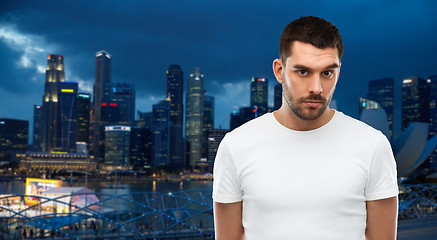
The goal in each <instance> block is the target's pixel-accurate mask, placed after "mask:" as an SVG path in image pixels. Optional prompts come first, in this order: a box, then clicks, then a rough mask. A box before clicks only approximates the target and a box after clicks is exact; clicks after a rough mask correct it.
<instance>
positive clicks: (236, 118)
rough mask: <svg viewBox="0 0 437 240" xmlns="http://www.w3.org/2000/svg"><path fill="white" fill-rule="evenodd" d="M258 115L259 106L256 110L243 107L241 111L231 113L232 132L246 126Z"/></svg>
mask: <svg viewBox="0 0 437 240" xmlns="http://www.w3.org/2000/svg"><path fill="white" fill-rule="evenodd" d="M256 113H257V106H255V107H254V108H251V107H241V108H240V110H239V111H233V112H232V113H231V119H230V124H229V126H230V130H231V131H232V130H234V129H235V128H237V127H239V126H241V125H243V124H245V123H246V122H248V121H250V120H252V119H254V118H255V116H256Z"/></svg>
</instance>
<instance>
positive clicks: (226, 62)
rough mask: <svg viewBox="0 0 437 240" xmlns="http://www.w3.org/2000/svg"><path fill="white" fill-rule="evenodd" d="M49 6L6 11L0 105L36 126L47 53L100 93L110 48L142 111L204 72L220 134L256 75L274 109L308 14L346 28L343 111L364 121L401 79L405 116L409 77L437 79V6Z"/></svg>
mask: <svg viewBox="0 0 437 240" xmlns="http://www.w3.org/2000/svg"><path fill="white" fill-rule="evenodd" d="M50 3H51V1H42V2H38V4H36V3H32V2H31V1H22V2H18V3H17V2H13V3H4V4H2V7H1V10H0V11H1V13H2V15H1V16H2V17H0V50H1V52H2V55H3V58H2V59H1V60H0V72H2V74H1V83H0V101H1V102H8V101H10V99H16V100H15V101H14V104H2V105H1V107H0V111H1V112H2V117H5V118H16V119H24V120H29V121H30V124H32V118H33V116H32V112H33V105H35V104H38V103H39V102H40V98H41V96H40V92H41V91H43V88H44V87H43V85H44V79H45V76H44V74H45V66H44V65H45V59H46V55H47V54H51V53H56V54H62V55H63V56H64V57H65V67H66V69H65V74H66V80H67V81H69V82H78V83H79V88H80V90H81V91H82V92H85V93H92V85H93V83H94V73H95V64H94V56H95V53H96V52H97V51H100V50H102V49H104V50H106V51H108V52H109V53H111V55H112V60H113V63H112V80H113V81H114V82H126V83H129V84H133V85H134V86H135V89H136V91H137V92H136V98H137V99H136V110H140V111H142V112H147V111H151V110H152V105H153V104H156V103H157V102H158V101H159V100H162V99H165V97H166V96H165V95H166V93H165V89H166V88H165V84H166V74H165V72H166V70H167V68H168V66H169V65H171V64H179V65H181V67H182V70H183V71H184V72H185V73H189V72H191V71H192V70H193V69H194V68H196V67H199V68H200V69H202V71H203V73H204V75H205V86H204V89H206V90H207V94H208V95H211V96H214V97H215V102H216V113H215V127H216V128H218V127H219V126H222V128H229V121H230V119H229V115H230V113H231V112H232V111H234V110H238V109H239V108H240V107H242V106H249V105H250V90H249V89H250V82H251V79H252V77H265V78H267V79H270V81H269V106H270V107H272V106H273V90H274V85H275V84H276V80H275V78H274V76H273V74H272V71H271V63H272V61H273V59H274V58H276V57H277V49H278V45H279V35H280V32H281V31H282V28H283V27H284V26H285V24H287V23H288V22H289V21H291V20H292V19H295V18H298V17H299V16H302V15H316V16H320V17H323V18H326V19H327V20H329V21H332V22H333V23H334V24H336V25H337V27H338V28H339V30H340V32H341V34H342V36H343V40H344V43H345V55H344V57H343V59H342V63H343V64H342V69H341V70H342V71H341V74H340V79H339V83H338V86H337V90H336V93H335V94H334V100H336V103H337V106H338V108H339V110H340V111H343V112H345V113H346V114H349V115H352V116H353V117H358V108H357V103H358V99H359V97H360V96H365V95H366V94H367V83H368V81H370V80H374V79H380V78H385V77H391V78H393V79H394V81H395V94H396V96H395V99H396V100H395V109H396V112H395V118H396V119H399V117H400V106H401V104H400V86H401V84H402V79H403V78H404V77H408V76H418V77H421V78H424V79H427V78H428V77H429V76H430V75H431V74H434V73H436V72H437V70H436V69H437V64H436V62H435V61H434V60H433V58H434V56H435V54H436V53H437V47H436V45H435V44H433V42H434V41H435V39H436V33H435V31H431V29H436V24H437V21H436V16H435V14H433V12H432V9H435V8H436V6H435V3H434V2H431V1H424V2H420V3H416V2H413V1H405V2H400V3H394V2H391V1H377V2H366V3H357V2H354V3H349V2H341V1H340V2H338V3H339V4H337V5H336V4H329V5H327V4H325V3H324V2H323V1H316V2H315V3H316V4H314V3H299V4H296V3H290V2H278V3H281V4H278V6H276V5H274V4H267V3H244V2H237V3H234V2H232V3H231V2H223V3H220V4H219V3H203V2H199V1H189V2H186V3H178V2H153V3H152V2H151V3H142V2H132V3H130V4H123V5H122V4H119V3H117V2H95V3H92V4H90V3H80V4H71V3H58V4H56V6H55V5H53V4H50ZM340 3H341V4H340ZM120 6H123V7H122V8H120ZM279 6H280V7H279ZM255 12H257V13H263V14H261V15H262V17H260V16H261V15H260V14H253V13H255ZM364 13H365V14H364ZM405 13H408V17H405V16H406V15H405ZM30 18H31V19H32V20H30ZM52 19H57V20H56V21H53V20H52ZM43 72H44V73H43ZM184 82H185V83H184V84H186V83H187V74H186V75H185V79H184ZM184 91H186V88H185V89H184ZM398 128H400V127H398Z"/></svg>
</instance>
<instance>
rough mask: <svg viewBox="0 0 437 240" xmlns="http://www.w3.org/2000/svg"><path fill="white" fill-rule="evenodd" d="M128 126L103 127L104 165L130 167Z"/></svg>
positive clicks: (108, 166) (108, 167) (112, 167)
mask: <svg viewBox="0 0 437 240" xmlns="http://www.w3.org/2000/svg"><path fill="white" fill-rule="evenodd" d="M130 138H131V127H130V126H118V125H116V126H106V127H105V165H106V168H107V169H108V170H109V169H116V168H118V169H120V168H121V169H127V168H130V162H129V155H130V151H129V149H130V140H131V139H130Z"/></svg>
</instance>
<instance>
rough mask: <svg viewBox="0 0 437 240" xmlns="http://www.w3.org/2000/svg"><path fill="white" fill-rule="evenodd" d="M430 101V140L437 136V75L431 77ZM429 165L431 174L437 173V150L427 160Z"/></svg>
mask: <svg viewBox="0 0 437 240" xmlns="http://www.w3.org/2000/svg"><path fill="white" fill-rule="evenodd" d="M428 82H429V87H430V94H429V97H430V101H429V135H428V136H429V138H432V137H434V136H436V135H437V75H431V76H430V77H429V80H428ZM426 161H427V162H428V164H429V166H428V167H429V172H430V173H434V172H437V148H436V149H434V151H433V152H432V153H431V154H430V156H429V157H428V159H427V160H426Z"/></svg>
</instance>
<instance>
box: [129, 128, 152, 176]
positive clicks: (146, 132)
mask: <svg viewBox="0 0 437 240" xmlns="http://www.w3.org/2000/svg"><path fill="white" fill-rule="evenodd" d="M130 162H131V164H132V167H133V169H145V168H149V167H151V164H152V130H151V129H148V128H140V127H132V128H131V143H130Z"/></svg>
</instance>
